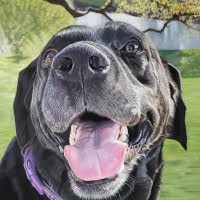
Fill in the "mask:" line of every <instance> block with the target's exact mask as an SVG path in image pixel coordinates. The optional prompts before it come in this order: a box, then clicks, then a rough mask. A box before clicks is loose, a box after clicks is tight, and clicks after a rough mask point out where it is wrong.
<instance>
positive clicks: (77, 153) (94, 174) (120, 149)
mask: <svg viewBox="0 0 200 200" xmlns="http://www.w3.org/2000/svg"><path fill="white" fill-rule="evenodd" d="M151 133H152V125H151V123H150V121H149V120H141V121H140V122H138V124H137V125H135V126H134V127H127V126H121V125H119V124H117V123H115V122H113V121H112V120H110V119H108V118H105V117H100V116H98V115H96V114H92V113H84V114H83V115H82V116H81V117H79V118H78V120H76V122H74V123H73V124H72V125H71V132H70V139H69V143H70V144H69V145H66V146H65V148H64V156H65V158H66V159H67V161H68V163H69V166H70V168H71V170H72V174H73V177H74V178H75V179H76V180H78V181H80V182H84V183H94V181H96V182H105V181H107V180H111V179H114V178H115V177H116V176H117V174H118V173H119V172H120V171H121V170H122V169H123V167H124V164H125V163H127V162H129V161H130V160H131V159H132V158H133V157H134V154H135V153H136V152H135V151H136V150H138V149H139V148H140V147H141V146H143V144H145V143H146V142H147V140H148V138H149V137H150V135H151Z"/></svg>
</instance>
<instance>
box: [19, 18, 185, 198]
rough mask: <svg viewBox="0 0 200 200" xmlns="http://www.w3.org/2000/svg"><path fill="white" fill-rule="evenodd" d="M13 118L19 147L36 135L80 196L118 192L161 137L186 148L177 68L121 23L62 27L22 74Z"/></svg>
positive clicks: (91, 196) (94, 196)
mask: <svg viewBox="0 0 200 200" xmlns="http://www.w3.org/2000/svg"><path fill="white" fill-rule="evenodd" d="M15 118H16V127H17V137H18V141H19V144H20V146H24V145H25V144H26V143H27V142H28V141H29V140H30V138H32V135H33V134H35V135H36V136H37V138H38V140H39V142H40V143H41V145H42V146H43V148H44V149H48V150H50V152H51V153H53V154H55V155H56V157H57V158H59V159H60V163H61V165H62V166H64V169H65V170H66V171H67V175H68V178H67V179H68V180H69V182H70V183H69V184H70V186H71V188H72V190H73V192H74V193H75V194H76V195H77V196H79V197H81V198H88V199H103V198H108V197H111V196H113V195H115V194H116V193H118V192H119V191H120V189H121V188H122V187H123V186H124V185H125V183H126V181H127V180H128V179H129V178H130V173H131V172H132V171H133V170H134V168H135V166H136V165H137V162H138V160H141V159H145V157H146V155H147V152H148V151H149V150H150V149H151V148H152V147H153V146H154V144H155V143H156V142H158V141H160V140H161V141H162V140H163V139H164V138H166V137H169V138H173V139H176V140H178V141H179V142H180V143H181V144H182V145H183V147H184V148H186V132H185V122H184V118H185V106H184V103H183V101H182V97H181V84H180V76H179V73H178V71H177V70H176V69H175V68H174V67H173V66H171V65H169V64H167V63H166V62H164V61H162V60H161V59H160V57H159V54H158V52H157V50H156V49H155V48H154V46H153V44H152V43H151V42H150V40H149V39H148V38H147V37H146V36H145V35H144V34H143V33H141V32H140V31H138V30H137V29H136V28H134V27H133V26H131V25H128V24H126V23H121V22H111V23H107V24H106V25H105V26H104V27H101V28H89V27H85V26H71V27H68V28H65V29H63V30H61V31H59V32H58V33H57V34H56V35H55V36H54V37H53V38H52V39H51V40H50V41H49V42H48V44H47V45H46V47H45V48H44V49H43V51H42V53H41V55H40V56H39V57H38V58H37V60H35V61H34V62H33V63H32V64H31V65H30V66H29V67H28V68H26V69H25V70H24V71H22V72H21V74H20V78H19V84H18V92H17V96H16V100H15ZM32 125H33V126H32ZM58 147H59V148H58ZM61 147H62V148H61ZM59 149H60V150H61V152H60V150H59ZM62 150H63V152H62ZM46 167H47V169H48V168H51V165H47V166H46ZM41 176H42V174H41ZM47 182H48V180H47ZM57 184H59V183H57Z"/></svg>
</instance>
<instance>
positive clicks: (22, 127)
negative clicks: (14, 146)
mask: <svg viewBox="0 0 200 200" xmlns="http://www.w3.org/2000/svg"><path fill="white" fill-rule="evenodd" d="M36 66H37V59H36V60H34V61H33V62H32V63H31V64H30V65H28V67H26V68H25V69H24V70H22V71H21V72H20V73H19V78H18V85H17V92H16V96H15V101H14V115H15V126H16V132H17V133H16V134H17V140H18V143H19V146H20V147H23V146H24V145H25V144H26V143H27V142H28V141H29V140H30V139H31V138H32V137H33V136H32V135H31V130H30V129H31V128H32V127H33V126H32V122H31V120H30V104H31V98H32V87H33V81H34V77H35V72H36Z"/></svg>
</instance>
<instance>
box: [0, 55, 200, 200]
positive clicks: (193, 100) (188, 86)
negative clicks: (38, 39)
mask: <svg viewBox="0 0 200 200" xmlns="http://www.w3.org/2000/svg"><path fill="white" fill-rule="evenodd" d="M169 55H171V57H173V55H172V54H169ZM174 59H175V57H174ZM29 63H30V59H28V58H26V59H19V58H18V57H0V157H1V156H2V155H3V153H4V151H5V149H6V147H7V145H8V143H9V141H10V139H11V137H13V136H14V135H15V128H14V116H13V108H12V104H13V99H14V96H15V90H16V83H17V77H18V72H19V71H20V70H21V69H22V68H24V67H25V66H27V64H29ZM199 63H200V62H199ZM199 85H200V78H186V79H183V91H184V99H185V102H186V105H187V129H188V151H187V152H185V151H184V150H183V149H182V148H181V147H180V145H179V144H178V143H176V142H175V141H171V140H167V141H166V144H165V147H164V159H165V169H164V175H163V180H162V182H163V185H162V192H161V200H198V199H199V196H200V184H199V181H200V153H199V152H200V145H199V141H200V125H199V119H200V112H199V108H200V106H199V100H200V92H199Z"/></svg>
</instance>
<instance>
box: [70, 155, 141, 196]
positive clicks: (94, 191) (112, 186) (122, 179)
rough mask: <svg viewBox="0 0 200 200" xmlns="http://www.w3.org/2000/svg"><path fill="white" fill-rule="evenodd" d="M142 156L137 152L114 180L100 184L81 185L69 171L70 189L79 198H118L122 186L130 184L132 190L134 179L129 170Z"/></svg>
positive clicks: (131, 169) (132, 168)
mask: <svg viewBox="0 0 200 200" xmlns="http://www.w3.org/2000/svg"><path fill="white" fill-rule="evenodd" d="M143 156H144V154H138V155H137V156H136V157H135V158H134V159H133V160H132V161H130V162H129V163H126V164H125V165H124V167H123V169H122V170H121V171H120V172H119V173H118V175H117V177H116V178H115V179H114V180H112V181H111V182H108V183H105V184H101V185H88V186H87V185H82V184H80V183H78V182H76V181H75V180H74V178H73V177H72V175H71V172H70V171H69V172H68V177H69V181H70V186H71V189H72V191H73V193H74V194H75V195H76V196H78V197H79V198H80V199H90V200H102V199H111V198H112V197H113V196H116V197H117V198H119V199H120V198H121V196H120V191H121V189H122V187H123V186H126V185H127V186H128V187H129V188H130V185H131V187H132V188H131V190H132V191H133V190H134V179H133V178H132V177H131V172H132V171H133V170H134V168H135V167H136V165H137V162H138V160H140V159H141V158H142V157H143Z"/></svg>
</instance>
